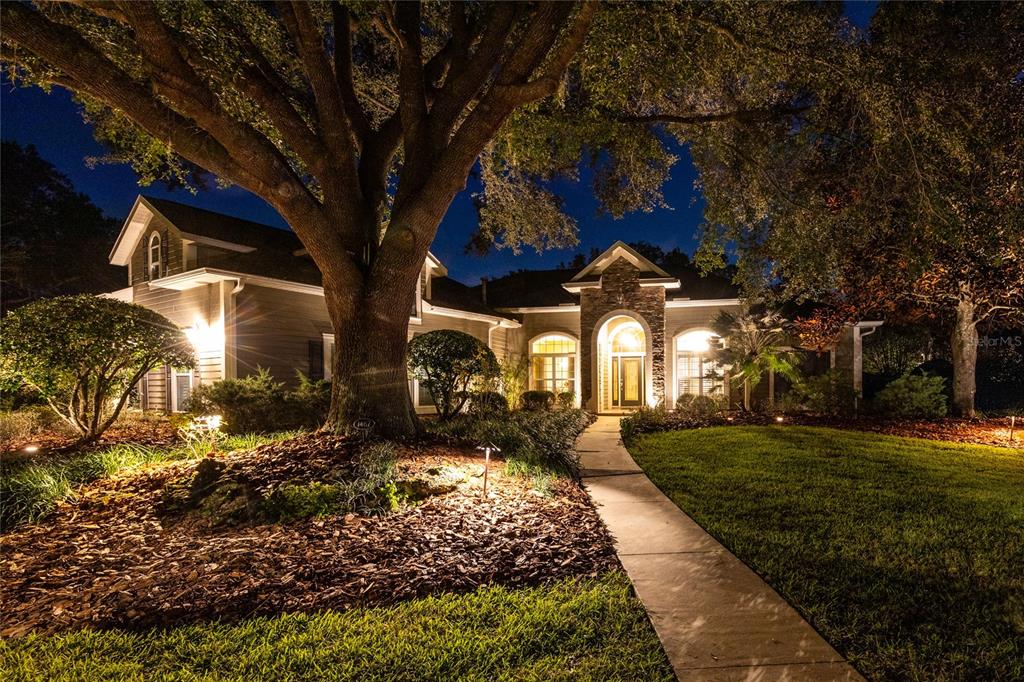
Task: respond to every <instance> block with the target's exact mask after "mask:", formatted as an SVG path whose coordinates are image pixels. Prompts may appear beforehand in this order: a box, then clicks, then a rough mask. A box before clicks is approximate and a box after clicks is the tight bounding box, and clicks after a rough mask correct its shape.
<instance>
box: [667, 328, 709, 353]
mask: <svg viewBox="0 0 1024 682" xmlns="http://www.w3.org/2000/svg"><path fill="white" fill-rule="evenodd" d="M714 337H715V334H714V332H709V331H703V330H699V329H698V330H695V331H692V332H687V333H685V334H682V335H681V336H679V337H677V338H676V350H677V351H685V352H690V353H707V352H708V351H709V350H710V349H711V345H710V341H711V339H713V338H714Z"/></svg>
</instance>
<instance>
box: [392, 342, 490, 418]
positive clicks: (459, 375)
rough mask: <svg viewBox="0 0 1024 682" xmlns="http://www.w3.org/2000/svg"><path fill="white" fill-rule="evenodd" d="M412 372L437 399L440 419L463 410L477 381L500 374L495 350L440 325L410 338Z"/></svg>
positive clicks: (410, 368)
mask: <svg viewBox="0 0 1024 682" xmlns="http://www.w3.org/2000/svg"><path fill="white" fill-rule="evenodd" d="M408 362H409V372H410V373H411V374H412V375H413V377H415V378H416V379H417V380H418V381H419V382H420V384H421V386H422V387H424V388H426V389H427V390H428V391H429V392H430V395H431V397H432V398H433V399H434V405H435V406H436V407H437V414H438V417H439V418H440V419H441V420H445V419H450V418H451V417H452V416H454V415H456V414H458V413H459V412H460V411H462V408H463V407H464V406H465V404H466V400H467V399H468V398H469V389H470V387H471V386H473V384H474V383H475V382H478V381H484V380H488V379H493V378H494V377H496V376H497V375H498V360H497V358H495V357H494V351H492V350H491V349H490V348H488V347H487V344H485V343H483V342H482V341H480V339H478V338H476V337H475V336H470V335H469V334H466V333H465V332H459V331H454V330H452V329H439V330H437V331H432V332H427V333H426V334H422V335H420V336H417V337H415V338H413V340H412V341H410V342H409V361H408Z"/></svg>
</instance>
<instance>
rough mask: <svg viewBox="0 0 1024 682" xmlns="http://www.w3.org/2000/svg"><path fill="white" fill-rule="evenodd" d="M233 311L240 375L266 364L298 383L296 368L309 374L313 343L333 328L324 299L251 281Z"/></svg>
mask: <svg viewBox="0 0 1024 682" xmlns="http://www.w3.org/2000/svg"><path fill="white" fill-rule="evenodd" d="M235 315H236V319H237V321H238V323H237V325H236V328H235V329H236V331H235V344H236V349H237V352H236V357H237V370H236V371H237V373H238V376H239V377H243V376H248V375H249V374H253V373H255V372H256V371H257V370H258V368H261V367H262V368H266V369H267V370H269V371H270V373H271V374H272V375H273V376H274V377H275V378H276V379H278V380H279V381H284V382H287V383H290V384H291V383H294V382H295V381H296V376H295V371H296V370H301V371H302V373H303V374H309V369H310V368H309V342H310V341H316V342H318V343H319V342H320V341H321V340H322V338H323V334H325V333H326V334H330V333H332V327H331V321H330V318H329V317H328V315H327V305H326V303H325V302H324V298H323V297H322V296H316V295H312V294H300V293H296V292H292V291H284V290H281V289H271V288H268V287H259V286H254V285H251V284H249V285H247V286H246V287H245V288H244V289H242V291H241V292H239V293H238V294H237V295H236V299H235Z"/></svg>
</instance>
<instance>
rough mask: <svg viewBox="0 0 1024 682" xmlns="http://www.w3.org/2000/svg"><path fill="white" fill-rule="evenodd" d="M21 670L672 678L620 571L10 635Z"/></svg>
mask: <svg viewBox="0 0 1024 682" xmlns="http://www.w3.org/2000/svg"><path fill="white" fill-rule="evenodd" d="M0 668H2V669H4V670H6V671H7V673H6V674H5V675H6V679H12V680H33V679H47V680H90V681H91V680H106V679H143V678H152V679H158V678H159V679H198V678H202V679H238V680H270V679H275V680H286V679H292V680H298V679H305V680H309V679H323V680H365V681H367V682H372V681H373V680H671V679H673V677H672V673H671V669H670V668H669V666H668V661H667V660H666V658H665V654H664V653H663V652H662V650H661V645H660V644H659V643H658V638H657V636H656V635H655V634H654V631H653V629H652V628H651V626H650V623H649V622H648V621H647V617H646V615H645V614H644V610H643V607H642V606H641V605H640V603H639V602H638V601H637V600H636V599H635V598H633V597H632V596H631V594H630V589H629V582H628V580H627V579H626V578H625V576H624V575H623V574H621V573H610V574H606V575H604V576H602V577H600V578H597V579H569V580H563V581H560V582H557V583H555V584H553V585H549V586H544V587H535V588H530V589H520V590H511V589H508V588H505V587H484V588H481V589H480V590H478V591H476V592H474V593H472V594H467V595H452V594H448V595H443V596H440V597H430V598H426V599H418V600H414V601H409V602H404V603H401V604H399V605H397V606H393V607H388V608H356V609H351V610H348V611H344V612H338V611H324V612H320V613H315V614H309V615H306V614H293V615H284V616H278V617H273V618H256V619H251V620H247V621H243V622H241V623H237V624H233V625H227V624H211V623H203V624H196V625H191V626H188V627H182V628H177V629H172V630H150V631H147V632H143V633H135V632H125V631H117V630H112V631H97V630H81V631H77V632H72V633H68V634H62V635H56V636H49V637H46V636H35V635H32V636H29V637H25V638H21V639H15V640H9V641H6V642H0Z"/></svg>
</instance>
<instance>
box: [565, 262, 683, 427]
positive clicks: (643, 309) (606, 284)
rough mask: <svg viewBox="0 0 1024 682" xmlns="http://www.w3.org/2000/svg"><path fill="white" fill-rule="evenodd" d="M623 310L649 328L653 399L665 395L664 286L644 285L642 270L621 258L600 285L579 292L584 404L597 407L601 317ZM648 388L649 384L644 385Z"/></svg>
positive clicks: (602, 277) (606, 272)
mask: <svg viewBox="0 0 1024 682" xmlns="http://www.w3.org/2000/svg"><path fill="white" fill-rule="evenodd" d="M616 310H623V311H628V312H631V313H633V314H635V315H637V316H639V317H642V318H643V319H644V321H645V322H646V323H647V326H648V327H649V328H650V332H649V335H650V339H649V341H650V348H651V351H650V353H651V357H650V362H649V363H646V364H647V365H648V371H650V381H651V386H652V388H653V391H654V400H655V401H662V400H664V399H665V289H664V288H663V287H641V286H640V271H639V270H637V268H636V266H634V265H633V264H632V263H630V262H629V261H628V260H626V259H625V258H618V259H617V260H616V261H615V262H614V263H612V264H611V265H609V266H608V267H607V268H606V269H605V271H604V273H603V274H602V275H601V287H600V288H599V289H583V291H582V292H581V295H580V344H581V348H580V388H581V393H582V396H581V397H582V404H583V406H584V407H586V408H587V409H591V410H594V411H596V410H597V409H598V404H597V396H596V394H595V390H596V389H597V385H596V384H597V373H596V371H595V370H596V368H595V366H594V362H595V360H594V358H593V357H591V354H592V352H593V350H594V345H595V335H596V334H597V332H598V331H600V330H599V329H597V328H596V327H597V324H598V321H599V320H600V319H601V318H602V317H604V316H605V315H607V314H608V313H610V312H614V311H616ZM645 391H646V387H645Z"/></svg>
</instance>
